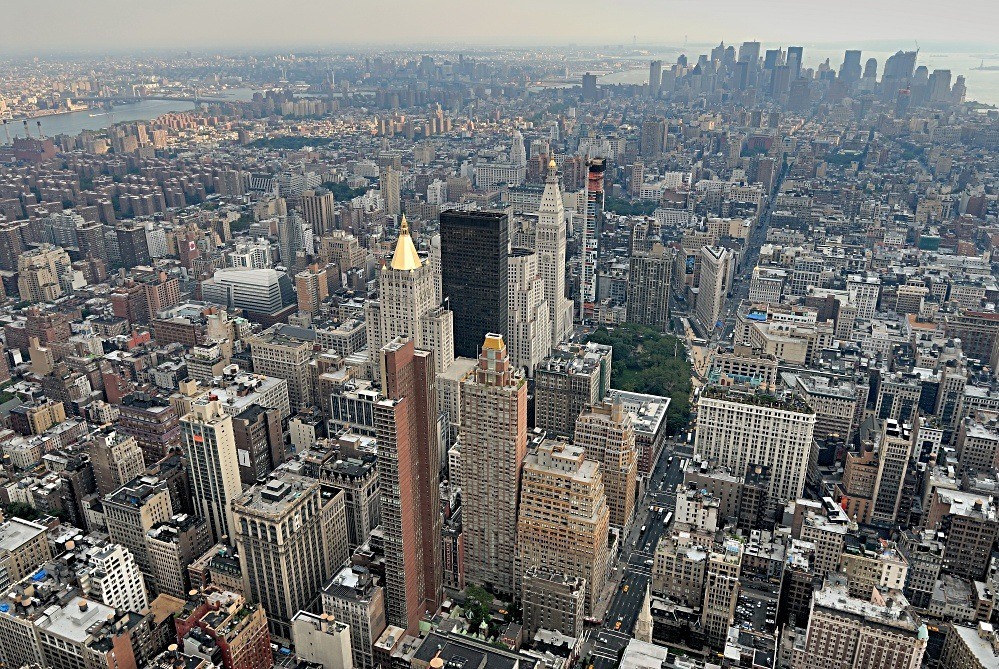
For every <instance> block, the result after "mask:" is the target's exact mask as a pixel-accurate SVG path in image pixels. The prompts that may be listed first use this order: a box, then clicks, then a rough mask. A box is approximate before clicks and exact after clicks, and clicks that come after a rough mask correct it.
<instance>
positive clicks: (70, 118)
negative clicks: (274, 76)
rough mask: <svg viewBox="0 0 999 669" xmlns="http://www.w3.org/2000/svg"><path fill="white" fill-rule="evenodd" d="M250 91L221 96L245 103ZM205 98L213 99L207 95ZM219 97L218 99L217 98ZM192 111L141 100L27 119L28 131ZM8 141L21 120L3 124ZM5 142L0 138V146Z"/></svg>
mask: <svg viewBox="0 0 999 669" xmlns="http://www.w3.org/2000/svg"><path fill="white" fill-rule="evenodd" d="M253 93H254V91H253V89H250V88H235V89H230V90H227V91H225V93H224V96H225V97H226V98H229V99H231V100H234V101H235V100H243V101H245V100H249V99H250V98H251V97H253ZM208 97H214V96H211V95H209V96H208ZM220 97H221V96H220ZM192 109H194V103H193V102H184V101H181V100H142V101H141V102H135V103H132V104H124V105H118V106H116V107H115V108H114V111H113V112H108V111H107V110H106V109H87V110H84V111H76V112H69V113H66V114H53V115H51V116H39V117H38V118H33V119H28V128H29V129H30V131H31V135H32V137H34V136H36V135H37V134H38V126H37V125H36V123H35V122H36V121H41V122H42V133H44V134H45V136H47V137H54V136H56V135H78V134H80V133H81V132H83V131H84V130H102V129H104V128H107V127H108V126H110V125H113V124H114V123H122V122H124V121H151V120H153V119H154V118H157V117H158V116H162V115H163V114H169V113H170V112H184V111H191V110H192ZM7 128H8V129H9V131H10V135H11V137H24V123H22V122H21V119H17V120H14V121H10V122H9V123H8V124H7ZM3 141H6V138H0V142H3Z"/></svg>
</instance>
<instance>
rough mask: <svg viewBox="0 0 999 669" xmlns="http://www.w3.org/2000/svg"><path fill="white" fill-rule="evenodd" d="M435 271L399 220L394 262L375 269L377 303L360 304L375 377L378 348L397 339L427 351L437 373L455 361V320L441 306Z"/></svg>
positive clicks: (380, 348)
mask: <svg viewBox="0 0 999 669" xmlns="http://www.w3.org/2000/svg"><path fill="white" fill-rule="evenodd" d="M437 272H439V268H437V267H435V266H434V265H433V264H432V263H430V262H426V261H425V259H423V258H421V257H420V255H419V254H418V253H417V252H416V246H415V245H414V244H413V238H412V236H410V234H409V224H408V223H407V222H406V217H405V216H403V217H402V223H401V224H400V229H399V239H398V241H397V242H396V247H395V252H394V254H393V255H392V259H391V261H390V262H389V263H388V264H387V265H384V266H383V267H381V268H380V270H379V271H378V300H377V301H374V300H369V301H368V302H367V303H365V305H364V317H365V325H366V327H367V331H366V332H367V337H368V356H369V360H370V362H371V368H372V373H373V375H374V378H378V374H379V373H380V367H379V365H380V361H379V358H378V356H379V353H380V352H381V350H382V347H384V346H385V345H386V344H388V343H389V342H391V341H392V340H393V339H395V338H396V337H403V338H406V339H412V340H413V341H414V342H415V343H416V348H417V349H419V350H421V351H431V352H432V353H433V354H434V366H435V367H434V368H435V369H436V371H437V373H438V374H440V373H443V372H445V371H447V369H448V368H449V367H450V366H451V363H452V362H454V317H453V314H452V313H451V312H450V311H449V310H447V309H444V308H443V307H442V306H441V302H440V298H439V296H438V294H437V288H436V284H437V282H438V281H439V280H440V279H439V275H438V274H437Z"/></svg>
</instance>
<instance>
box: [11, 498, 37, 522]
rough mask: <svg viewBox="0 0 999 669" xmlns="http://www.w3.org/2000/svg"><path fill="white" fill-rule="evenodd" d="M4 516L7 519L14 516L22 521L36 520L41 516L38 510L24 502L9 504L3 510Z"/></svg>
mask: <svg viewBox="0 0 999 669" xmlns="http://www.w3.org/2000/svg"><path fill="white" fill-rule="evenodd" d="M4 515H5V516H7V517H8V518H9V517H11V516H14V517H17V518H21V519H23V520H38V518H39V517H40V516H41V514H40V513H38V509H36V508H35V507H33V506H31V505H30V504H25V503H24V502H11V503H10V504H8V505H7V507H6V508H5V509H4Z"/></svg>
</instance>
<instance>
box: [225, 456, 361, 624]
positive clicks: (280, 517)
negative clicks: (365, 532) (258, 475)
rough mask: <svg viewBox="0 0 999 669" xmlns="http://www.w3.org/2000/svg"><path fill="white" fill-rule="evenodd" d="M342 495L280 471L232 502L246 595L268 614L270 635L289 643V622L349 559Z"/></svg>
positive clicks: (312, 602)
mask: <svg viewBox="0 0 999 669" xmlns="http://www.w3.org/2000/svg"><path fill="white" fill-rule="evenodd" d="M343 498H344V494H343V492H342V491H339V490H337V491H336V492H334V489H333V488H329V487H326V486H323V485H321V484H320V483H319V481H318V480H317V479H314V478H309V477H305V476H299V475H297V474H292V473H291V472H286V471H282V470H277V471H275V472H273V473H272V474H271V476H270V478H269V479H268V480H267V482H266V483H260V484H257V485H255V486H253V487H252V488H250V489H249V490H247V491H246V492H245V493H243V494H242V495H240V496H239V497H236V498H235V499H233V501H232V517H233V521H234V524H235V531H234V532H233V536H234V539H235V544H236V547H237V549H238V552H239V564H240V568H241V569H242V571H243V592H245V593H246V596H247V598H248V599H250V600H251V601H254V602H260V603H261V604H263V606H264V608H265V609H266V610H267V614H268V620H269V623H270V629H271V636H273V637H277V638H280V639H284V640H288V641H290V640H291V619H292V617H294V615H295V614H296V613H297V612H298V611H300V610H310V609H312V608H313V607H315V605H316V601H317V599H318V596H319V595H318V593H319V591H320V590H321V589H322V587H323V585H324V584H325V583H326V581H327V580H328V579H329V578H330V577H331V576H332V575H333V569H334V567H335V565H339V564H343V562H344V561H345V560H346V559H347V519H346V511H345V509H344V504H343Z"/></svg>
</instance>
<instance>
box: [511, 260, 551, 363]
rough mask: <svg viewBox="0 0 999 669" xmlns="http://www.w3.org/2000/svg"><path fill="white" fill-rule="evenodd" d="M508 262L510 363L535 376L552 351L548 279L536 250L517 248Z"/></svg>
mask: <svg viewBox="0 0 999 669" xmlns="http://www.w3.org/2000/svg"><path fill="white" fill-rule="evenodd" d="M508 260H509V269H508V276H509V282H510V283H509V285H510V304H509V307H508V310H507V318H508V321H509V322H508V325H507V338H506V341H507V344H508V348H509V352H510V363H511V364H512V365H513V366H514V367H518V368H520V369H524V370H526V372H527V374H528V376H533V375H534V368H535V367H536V366H537V365H538V364H539V363H540V362H541V361H542V360H543V359H544V358H545V357H547V356H548V354H549V353H550V352H551V350H552V335H551V326H552V323H551V320H550V318H551V315H550V313H549V309H548V302H547V301H546V300H545V280H544V278H542V276H541V273H540V272H539V270H538V254H537V253H535V252H534V251H532V250H530V249H516V248H515V249H513V250H511V252H510V256H509V259H508Z"/></svg>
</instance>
